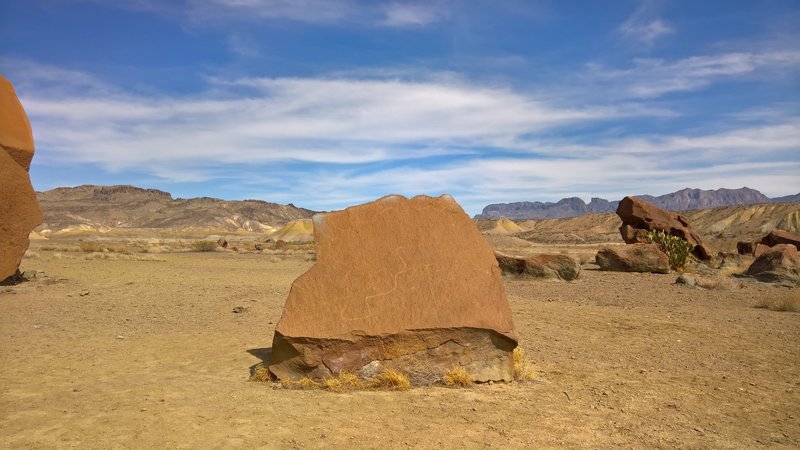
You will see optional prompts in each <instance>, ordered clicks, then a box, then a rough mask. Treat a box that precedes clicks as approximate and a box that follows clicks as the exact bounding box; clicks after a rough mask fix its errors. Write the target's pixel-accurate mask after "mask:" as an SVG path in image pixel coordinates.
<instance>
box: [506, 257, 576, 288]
mask: <svg viewBox="0 0 800 450" xmlns="http://www.w3.org/2000/svg"><path fill="white" fill-rule="evenodd" d="M494 256H495V259H497V263H498V264H499V265H500V270H502V271H503V274H507V275H515V276H525V277H531V278H550V279H558V280H565V281H572V280H574V279H576V278H578V275H580V273H581V265H580V263H578V261H576V260H575V259H574V258H571V257H569V256H567V255H532V256H511V255H506V254H503V253H500V252H498V251H495V252H494Z"/></svg>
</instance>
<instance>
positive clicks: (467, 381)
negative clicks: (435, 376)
mask: <svg viewBox="0 0 800 450" xmlns="http://www.w3.org/2000/svg"><path fill="white" fill-rule="evenodd" d="M442 381H443V382H444V384H445V386H449V387H468V386H472V382H473V380H472V375H470V374H469V372H467V371H466V369H464V368H463V367H456V366H454V367H453V368H452V369H450V370H448V371H446V372H445V373H444V375H443V376H442Z"/></svg>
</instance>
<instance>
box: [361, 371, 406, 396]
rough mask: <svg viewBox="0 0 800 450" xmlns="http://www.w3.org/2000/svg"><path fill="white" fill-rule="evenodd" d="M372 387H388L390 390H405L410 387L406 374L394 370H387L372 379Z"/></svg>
mask: <svg viewBox="0 0 800 450" xmlns="http://www.w3.org/2000/svg"><path fill="white" fill-rule="evenodd" d="M371 385H372V386H371V387H372V388H374V389H388V390H390V391H407V390H408V389H409V388H410V387H411V382H410V381H408V376H406V374H404V373H401V372H398V371H396V370H387V371H385V372H383V373H381V374H380V375H378V376H377V377H375V378H374V379H373V380H372V383H371Z"/></svg>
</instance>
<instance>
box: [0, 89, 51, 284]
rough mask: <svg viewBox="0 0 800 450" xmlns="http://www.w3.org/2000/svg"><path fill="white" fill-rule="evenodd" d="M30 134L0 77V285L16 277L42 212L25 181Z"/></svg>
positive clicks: (22, 112) (30, 151) (30, 150)
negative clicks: (29, 239) (30, 236)
mask: <svg viewBox="0 0 800 450" xmlns="http://www.w3.org/2000/svg"><path fill="white" fill-rule="evenodd" d="M32 159H33V132H32V131H31V125H30V123H29V122H28V116H27V115H26V114H25V110H24V109H22V104H21V103H20V102H19V99H17V94H16V93H15V92H14V87H13V86H12V85H11V82H9V81H8V80H6V79H5V78H3V77H2V76H0V281H3V280H5V279H6V278H9V277H13V276H14V275H16V273H17V270H18V269H19V263H20V261H22V257H23V255H25V250H27V249H28V243H29V242H28V234H30V232H31V231H32V230H33V229H34V227H36V226H37V225H39V224H40V223H42V211H41V210H40V209H39V203H38V202H37V201H36V192H35V191H34V190H33V186H32V185H31V180H30V178H29V177H28V169H29V168H30V165H31V160H32Z"/></svg>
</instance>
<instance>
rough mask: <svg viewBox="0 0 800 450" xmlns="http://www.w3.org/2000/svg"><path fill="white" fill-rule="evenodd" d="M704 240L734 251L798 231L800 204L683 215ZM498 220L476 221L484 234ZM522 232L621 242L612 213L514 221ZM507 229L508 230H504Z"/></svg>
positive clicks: (538, 238) (550, 238) (542, 239)
mask: <svg viewBox="0 0 800 450" xmlns="http://www.w3.org/2000/svg"><path fill="white" fill-rule="evenodd" d="M682 214H683V215H684V216H686V218H687V220H688V221H689V223H690V224H691V226H692V228H693V229H694V230H695V231H697V233H698V234H700V236H701V237H702V238H703V239H704V240H711V241H715V242H716V243H718V244H719V245H717V247H719V249H720V250H722V249H725V250H731V249H734V248H735V245H736V241H737V240H753V239H755V238H756V237H760V236H763V235H764V234H765V233H767V232H769V231H772V230H774V229H783V230H788V231H791V232H795V233H796V232H798V231H800V202H798V203H761V204H756V205H733V206H723V207H719V208H708V209H695V210H689V211H684V212H682ZM502 220H504V219H500V220H490V219H477V220H476V223H477V226H478V228H479V229H480V230H481V231H482V232H483V233H484V234H486V235H492V234H496V233H495V232H494V230H495V229H496V227H497V225H498V223H499V222H500V221H502ZM515 223H516V225H517V226H518V227H519V228H520V229H521V230H522V231H520V232H516V233H509V234H511V235H513V236H514V237H517V238H520V239H524V240H526V241H530V242H539V243H598V242H622V238H621V237H620V234H619V226H620V225H621V224H622V221H621V220H620V218H619V216H617V215H616V214H615V213H598V214H585V215H583V216H576V217H565V218H558V219H540V220H517V221H516V222H515ZM506 228H508V227H506Z"/></svg>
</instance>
